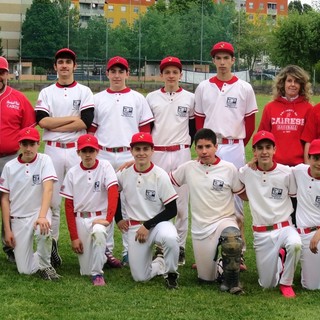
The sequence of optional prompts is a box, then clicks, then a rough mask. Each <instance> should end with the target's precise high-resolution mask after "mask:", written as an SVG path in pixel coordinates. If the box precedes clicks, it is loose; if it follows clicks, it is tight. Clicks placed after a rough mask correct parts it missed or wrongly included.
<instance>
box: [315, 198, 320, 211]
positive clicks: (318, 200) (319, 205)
mask: <svg viewBox="0 0 320 320" xmlns="http://www.w3.org/2000/svg"><path fill="white" fill-rule="evenodd" d="M314 206H315V207H317V208H320V196H316V198H315V200H314Z"/></svg>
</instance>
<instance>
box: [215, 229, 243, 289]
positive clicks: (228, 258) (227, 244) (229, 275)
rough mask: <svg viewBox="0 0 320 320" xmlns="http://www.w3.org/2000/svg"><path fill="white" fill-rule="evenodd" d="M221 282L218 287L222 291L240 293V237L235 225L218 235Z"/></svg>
mask: <svg viewBox="0 0 320 320" xmlns="http://www.w3.org/2000/svg"><path fill="white" fill-rule="evenodd" d="M219 243H220V245H221V256H222V267H223V282H222V285H221V287H220V289H221V290H222V291H229V292H231V293H241V292H242V289H241V288H240V283H239V280H240V279H239V278H240V261H241V252H242V246H243V245H242V239H241V234H240V230H239V229H237V228H235V227H227V228H225V229H224V230H223V231H222V232H221V235H220V239H219Z"/></svg>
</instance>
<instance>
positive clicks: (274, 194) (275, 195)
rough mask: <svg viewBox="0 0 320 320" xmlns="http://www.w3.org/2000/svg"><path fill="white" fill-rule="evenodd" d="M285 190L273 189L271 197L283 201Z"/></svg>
mask: <svg viewBox="0 0 320 320" xmlns="http://www.w3.org/2000/svg"><path fill="white" fill-rule="evenodd" d="M282 193H283V189H280V188H272V190H271V197H272V198H273V199H281V198H282Z"/></svg>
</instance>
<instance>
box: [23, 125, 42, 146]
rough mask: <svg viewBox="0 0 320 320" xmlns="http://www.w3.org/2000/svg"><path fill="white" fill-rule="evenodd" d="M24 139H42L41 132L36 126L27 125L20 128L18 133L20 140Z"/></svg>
mask: <svg viewBox="0 0 320 320" xmlns="http://www.w3.org/2000/svg"><path fill="white" fill-rule="evenodd" d="M22 140H31V141H37V142H39V141H40V134H39V131H38V130H37V129H36V128H33V127H26V128H23V129H22V130H20V132H19V134H18V142H20V141H22Z"/></svg>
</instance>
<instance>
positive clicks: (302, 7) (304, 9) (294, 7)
mask: <svg viewBox="0 0 320 320" xmlns="http://www.w3.org/2000/svg"><path fill="white" fill-rule="evenodd" d="M310 11H313V9H312V7H311V6H310V5H309V4H307V3H304V4H302V3H301V1H300V0H294V1H291V2H290V3H289V5H288V12H289V14H290V13H294V12H298V13H299V14H303V13H308V12H310Z"/></svg>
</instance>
